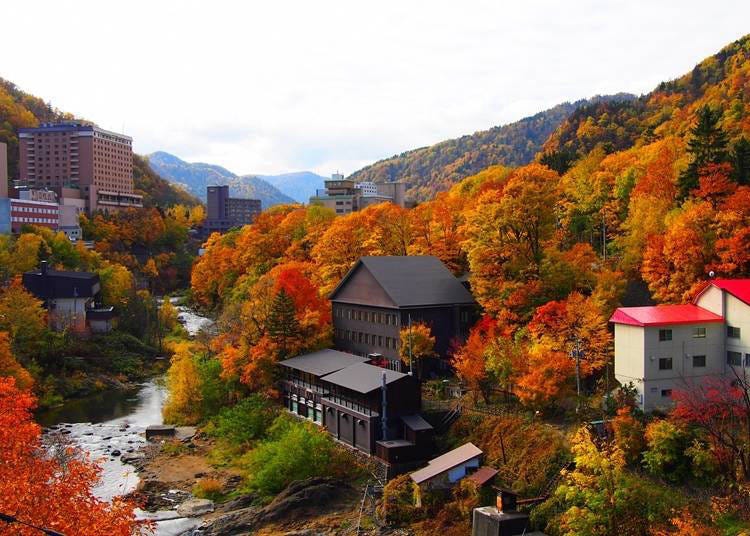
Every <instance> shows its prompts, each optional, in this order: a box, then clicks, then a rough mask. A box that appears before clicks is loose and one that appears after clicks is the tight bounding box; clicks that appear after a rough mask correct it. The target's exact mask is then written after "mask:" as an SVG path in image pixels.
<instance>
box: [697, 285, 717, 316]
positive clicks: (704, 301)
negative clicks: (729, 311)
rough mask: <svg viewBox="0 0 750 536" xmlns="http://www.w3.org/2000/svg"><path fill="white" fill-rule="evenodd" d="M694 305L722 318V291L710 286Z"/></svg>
mask: <svg viewBox="0 0 750 536" xmlns="http://www.w3.org/2000/svg"><path fill="white" fill-rule="evenodd" d="M695 305H697V306H698V307H702V308H703V309H706V310H708V311H711V312H712V313H714V314H715V315H719V316H724V291H723V290H721V289H720V288H717V287H714V286H713V285H711V286H709V287H708V288H707V289H706V290H704V291H703V294H701V295H700V296H699V297H698V301H696V303H695Z"/></svg>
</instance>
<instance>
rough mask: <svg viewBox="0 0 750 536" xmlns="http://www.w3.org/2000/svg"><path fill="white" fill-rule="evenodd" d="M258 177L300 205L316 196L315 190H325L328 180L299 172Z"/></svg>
mask: <svg viewBox="0 0 750 536" xmlns="http://www.w3.org/2000/svg"><path fill="white" fill-rule="evenodd" d="M245 176H250V175H245ZM256 177H258V178H260V179H263V180H264V181H266V182H267V183H269V184H271V185H273V186H275V187H276V188H277V189H278V190H279V191H280V192H281V193H283V194H284V195H288V196H289V197H291V198H292V199H294V200H296V201H298V202H300V203H307V202H308V200H309V199H310V197H311V196H313V195H315V190H318V189H321V188H323V181H324V180H326V178H325V177H321V176H320V175H318V174H316V173H313V172H311V171H297V172H295V173H283V174H281V175H256Z"/></svg>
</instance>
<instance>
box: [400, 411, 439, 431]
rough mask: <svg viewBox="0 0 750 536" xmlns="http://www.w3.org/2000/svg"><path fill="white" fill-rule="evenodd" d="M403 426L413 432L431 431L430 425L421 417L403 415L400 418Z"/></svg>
mask: <svg viewBox="0 0 750 536" xmlns="http://www.w3.org/2000/svg"><path fill="white" fill-rule="evenodd" d="M401 420H402V421H404V424H405V425H406V426H408V427H409V428H411V429H412V430H414V431H415V432H421V431H422V430H432V425H431V424H430V423H428V422H427V421H426V420H424V419H423V418H422V416H421V415H404V416H403V417H401Z"/></svg>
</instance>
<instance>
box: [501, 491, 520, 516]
mask: <svg viewBox="0 0 750 536" xmlns="http://www.w3.org/2000/svg"><path fill="white" fill-rule="evenodd" d="M517 500H518V495H516V494H515V493H513V492H512V491H510V490H507V489H501V490H499V491H498V492H497V511H498V512H502V513H505V514H507V513H509V512H515V511H516V501H517Z"/></svg>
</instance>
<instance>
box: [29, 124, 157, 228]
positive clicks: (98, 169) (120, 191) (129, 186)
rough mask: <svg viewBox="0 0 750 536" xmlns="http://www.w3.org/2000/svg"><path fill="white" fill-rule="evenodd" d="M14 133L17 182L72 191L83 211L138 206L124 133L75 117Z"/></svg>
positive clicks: (140, 202) (130, 153)
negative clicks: (82, 121)
mask: <svg viewBox="0 0 750 536" xmlns="http://www.w3.org/2000/svg"><path fill="white" fill-rule="evenodd" d="M18 137H19V178H18V184H17V186H18V187H20V188H28V189H50V190H54V191H56V192H57V193H58V196H59V197H60V198H63V197H70V196H71V195H73V196H74V197H76V198H79V199H82V200H83V202H84V203H85V206H86V210H87V211H88V213H89V214H91V213H94V212H97V211H102V212H108V211H112V210H118V209H122V208H126V207H142V206H143V199H142V196H140V195H138V194H136V193H135V192H134V187H133V140H132V139H131V138H130V137H128V136H125V135H122V134H117V133H114V132H109V131H107V130H104V129H101V128H99V127H96V126H93V125H84V124H81V123H75V122H69V123H45V124H42V125H40V126H39V127H37V128H22V129H19V131H18ZM63 189H64V190H65V191H66V192H67V193H68V195H67V196H66V195H64V194H63Z"/></svg>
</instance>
